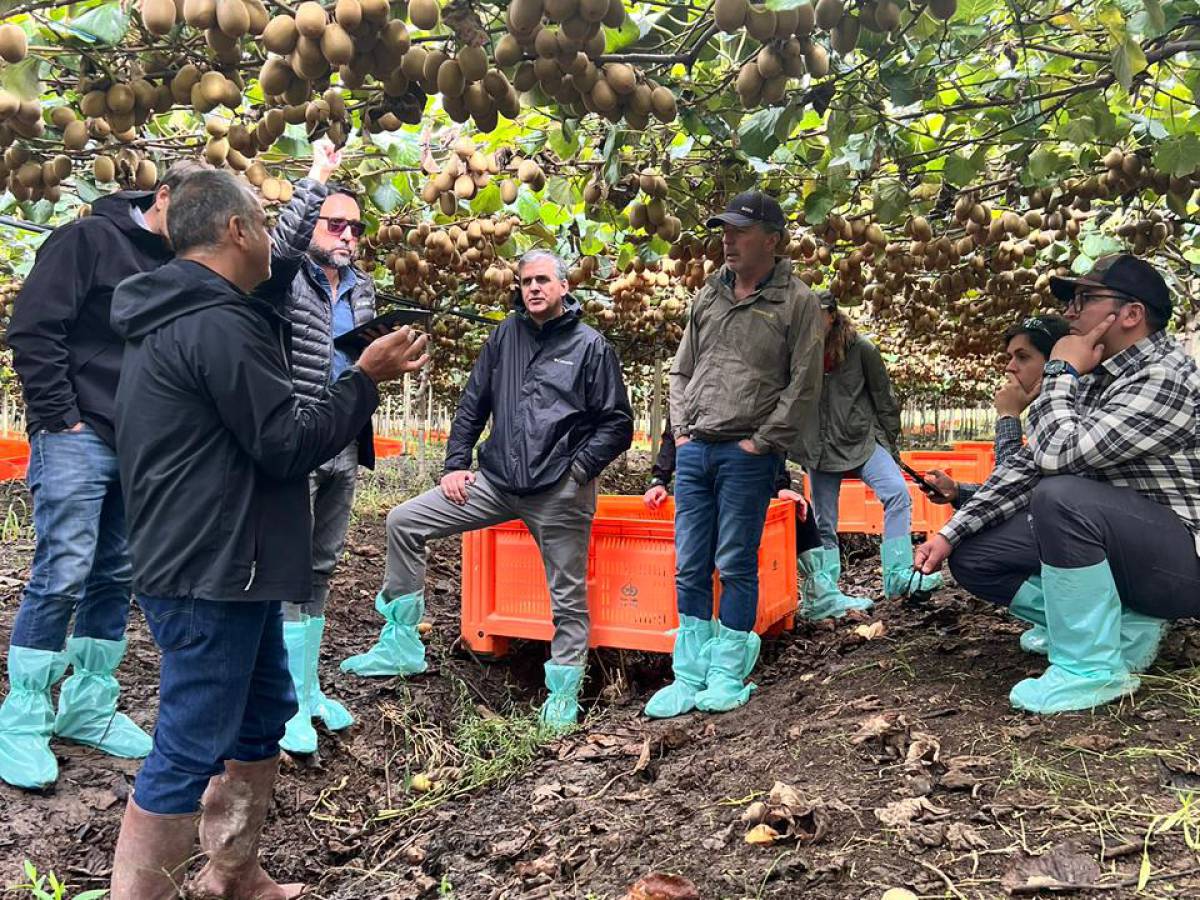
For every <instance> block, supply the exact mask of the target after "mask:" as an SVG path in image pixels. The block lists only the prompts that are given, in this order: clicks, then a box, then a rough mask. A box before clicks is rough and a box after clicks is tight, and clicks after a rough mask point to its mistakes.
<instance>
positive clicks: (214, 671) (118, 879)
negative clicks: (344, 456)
mask: <svg viewBox="0 0 1200 900" xmlns="http://www.w3.org/2000/svg"><path fill="white" fill-rule="evenodd" d="M169 225H170V233H171V237H172V240H173V242H174V244H175V246H176V249H177V252H178V256H177V258H176V259H175V261H173V262H171V263H169V264H168V265H166V266H164V267H162V268H161V269H159V270H158V271H156V272H150V273H147V274H144V275H140V276H137V277H134V278H130V279H128V280H126V281H125V282H123V283H122V284H121V286H120V288H119V289H118V290H117V292H116V295H115V297H114V299H113V311H112V322H113V327H114V328H115V330H116V331H117V333H118V334H119V335H121V336H122V337H123V338H124V339H125V340H126V342H127V346H126V351H125V358H124V363H123V366H122V369H121V383H120V388H119V390H118V393H117V401H118V402H117V415H116V434H117V452H118V458H119V460H120V465H121V481H122V484H123V485H124V488H125V501H126V505H127V508H128V518H129V546H130V552H131V556H132V558H133V569H134V586H135V589H136V592H137V598H138V603H139V605H140V606H141V607H142V610H143V612H144V613H145V615H146V620H147V623H148V625H149V628H150V631H151V634H152V635H153V636H154V640H155V643H157V644H158V646H159V648H160V649H161V651H162V669H161V676H160V684H159V714H158V722H157V725H156V727H155V730H154V748H153V750H152V751H151V752H150V755H149V757H148V758H147V759H146V763H145V765H143V767H142V770H141V771H140V772H139V773H138V776H137V781H136V783H135V785H134V792H133V796H132V797H131V798H130V800H129V803H128V806H127V807H126V811H125V818H124V821H123V822H122V826H121V835H120V838H119V840H118V844H117V857H116V860H115V862H114V864H113V893H112V897H113V900H133V898H137V900H158V898H167V897H174V896H176V893H175V888H174V885H173V883H172V880H171V878H169V877H168V875H169V876H175V875H177V874H179V873H180V870H181V869H182V868H183V867H184V865H185V863H186V860H187V859H188V858H189V857H190V856H191V853H192V845H193V843H194V841H195V838H196V829H197V825H196V813H197V810H198V809H199V807H200V800H201V795H203V796H204V812H203V816H202V817H201V819H200V823H199V834H200V844H201V849H202V850H203V851H204V852H205V853H207V855H208V857H209V859H208V863H207V865H206V866H205V867H204V870H203V871H202V872H201V873H200V875H199V876H198V878H197V880H196V885H195V887H196V890H197V892H198V893H199V894H201V895H203V896H209V895H213V896H219V897H227V898H250V897H254V898H258V900H278V898H284V897H289V896H295V892H294V890H292V889H286V888H281V887H280V886H278V885H276V884H275V883H274V882H273V881H272V880H271V879H270V878H269V877H268V876H267V875H266V873H264V872H263V871H262V868H261V867H260V866H259V864H258V859H257V845H258V839H259V833H260V831H261V829H262V825H263V822H264V821H265V819H266V814H267V809H268V807H269V805H270V800H271V792H272V787H273V785H274V781H275V777H276V774H277V771H278V760H279V739H280V738H281V737H282V736H283V731H284V724H285V723H286V722H287V721H288V720H289V719H290V718H292V716H293V715H295V713H296V709H297V704H296V698H295V694H294V693H293V690H292V680H291V678H290V676H289V674H288V670H287V658H286V652H285V650H284V646H283V617H282V614H281V611H280V604H281V602H282V601H284V600H290V599H291V598H293V597H295V596H297V595H299V594H302V593H303V592H304V591H305V590H306V589H307V587H308V585H309V584H310V579H311V575H312V572H311V567H312V559H311V552H310V540H311V528H312V525H311V519H310V514H309V507H308V479H307V476H308V473H309V472H310V471H311V470H312V469H313V468H315V467H316V466H318V465H320V464H321V463H322V462H324V461H325V460H326V459H328V458H329V457H331V456H333V455H334V454H335V453H337V452H338V451H339V450H340V449H341V448H342V447H344V446H346V444H347V443H349V442H350V440H351V439H352V438H353V437H354V435H355V434H357V433H358V432H359V430H360V429H362V427H363V425H364V424H365V423H366V422H367V420H368V419H369V418H370V417H371V414H372V413H373V412H374V410H375V407H376V406H377V405H378V401H379V394H378V391H377V388H376V385H377V383H379V382H382V381H388V380H392V379H395V378H397V377H399V376H400V375H401V374H402V373H404V372H407V371H415V370H416V369H418V368H419V367H420V366H421V365H423V364H424V362H425V358H424V357H422V356H421V353H422V350H423V347H424V344H425V339H424V338H419V339H417V340H415V341H414V340H413V338H412V335H411V334H410V333H409V332H408V331H407V330H402V331H400V332H396V333H394V334H391V335H388V336H386V337H384V338H381V339H380V340H378V341H376V342H375V343H374V344H372V345H371V346H370V347H368V349H367V350H366V351H365V352H364V353H363V355H362V357H361V358H360V360H359V363H358V365H357V366H355V367H354V368H352V369H350V370H348V371H347V372H346V373H345V374H343V375H342V377H341V378H339V379H338V380H337V381H336V382H335V383H334V384H333V385H332V386H331V387H330V389H329V393H328V395H327V396H326V397H325V398H324V399H323V400H322V401H320V402H318V403H302V402H301V401H300V400H298V399H297V397H296V395H295V393H294V391H293V386H292V379H291V374H290V372H289V370H288V360H287V347H288V342H287V323H286V320H284V319H283V318H282V317H281V316H280V315H279V314H278V313H277V312H276V311H275V310H274V308H272V307H271V306H270V305H269V304H267V303H265V302H263V301H261V300H256V299H251V298H250V297H249V296H247V294H248V292H249V291H250V290H252V289H253V288H254V286H255V285H256V284H258V283H259V282H261V281H262V280H264V279H265V278H266V277H267V274H268V273H269V271H270V242H269V238H268V235H267V230H266V222H265V216H264V214H263V210H262V207H261V206H260V205H259V203H258V201H257V200H256V199H255V198H254V197H253V195H251V194H250V193H249V191H248V190H246V188H245V187H243V186H242V185H241V184H240V183H239V182H238V181H237V179H235V178H234V177H233V176H232V175H230V174H229V173H227V172H222V171H209V172H201V173H198V174H196V175H193V176H192V177H191V178H190V179H189V180H188V181H187V182H185V183H184V184H183V185H182V186H181V187H180V188H179V189H178V191H177V192H176V200H175V204H174V205H173V206H172V208H171V214H170V222H169ZM418 357H420V358H418Z"/></svg>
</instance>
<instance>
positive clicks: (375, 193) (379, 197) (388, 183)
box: [367, 178, 403, 214]
mask: <svg viewBox="0 0 1200 900" xmlns="http://www.w3.org/2000/svg"><path fill="white" fill-rule="evenodd" d="M372 180H374V182H375V183H374V184H371V181H372ZM367 184H368V188H367V196H369V197H370V198H371V202H372V203H374V204H375V206H376V207H378V209H379V211H380V212H381V213H384V214H387V213H390V212H392V211H393V210H395V209H396V207H398V206H399V205H400V201H401V200H402V199H403V198H402V197H401V196H400V192H399V191H398V190H396V185H395V184H393V183H392V179H390V178H378V179H367Z"/></svg>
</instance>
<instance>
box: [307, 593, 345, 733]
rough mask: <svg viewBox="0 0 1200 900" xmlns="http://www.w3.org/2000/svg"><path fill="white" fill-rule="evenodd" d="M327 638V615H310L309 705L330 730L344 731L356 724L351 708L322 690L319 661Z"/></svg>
mask: <svg viewBox="0 0 1200 900" xmlns="http://www.w3.org/2000/svg"><path fill="white" fill-rule="evenodd" d="M324 638H325V617H324V616H310V617H309V620H308V634H307V636H306V641H305V647H306V648H307V650H308V655H309V657H310V658H309V664H310V665H311V666H312V672H313V676H312V690H311V691H310V693H309V707H310V708H311V709H312V714H313V717H314V718H318V719H320V720H321V721H322V722H324V723H325V727H326V728H328V729H329V730H330V731H343V730H344V729H346V728H349V727H350V726H351V725H353V724H354V716H352V715H350V710H348V709H346V707H344V706H342V704H340V703H338V701H336V700H333V699H331V698H329V697H326V696H325V692H324V691H322V690H321V671H320V669H319V668H318V663H319V662H320V660H321V641H322V640H324Z"/></svg>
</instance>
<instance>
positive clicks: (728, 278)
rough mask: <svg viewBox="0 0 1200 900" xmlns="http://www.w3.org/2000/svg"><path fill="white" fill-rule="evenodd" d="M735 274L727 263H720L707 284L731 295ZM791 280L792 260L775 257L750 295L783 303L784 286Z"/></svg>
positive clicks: (785, 297) (785, 296)
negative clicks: (773, 262) (770, 267)
mask: <svg viewBox="0 0 1200 900" xmlns="http://www.w3.org/2000/svg"><path fill="white" fill-rule="evenodd" d="M735 278H736V276H735V275H734V272H733V270H732V269H730V268H729V266H727V265H722V266H721V268H720V269H718V270H717V271H716V273H714V274H713V276H712V278H710V279H709V284H712V285H713V286H714V287H716V288H717V289H718V290H721V291H722V292H723V293H725V294H728V295H729V296H730V297H732V296H733V285H734V279H735ZM791 280H792V260H791V258H790V257H787V256H780V257H776V259H775V267H774V268H773V269H771V271H770V272H768V273H767V274H766V275H764V276H763V278H762V280H761V281H760V282H759V283H758V284H757V285H755V286H754V293H753V294H751V295H750V296H752V297H753V296H755V295H758V296H761V297H762V299H763V300H766V301H767V302H769V303H783V302H784V301H785V300H786V299H787V292H786V290H785V289H786V288H787V286H788V283H789V282H790V281H791Z"/></svg>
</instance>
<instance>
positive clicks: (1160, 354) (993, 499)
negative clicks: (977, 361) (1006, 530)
mask: <svg viewBox="0 0 1200 900" xmlns="http://www.w3.org/2000/svg"><path fill="white" fill-rule="evenodd" d="M1198 411H1200V368H1197V365H1196V363H1195V361H1194V360H1193V359H1192V358H1191V357H1189V356H1188V355H1187V354H1186V353H1184V352H1183V349H1182V348H1181V347H1180V346H1179V344H1178V343H1177V342H1176V341H1175V340H1174V339H1173V338H1172V337H1170V336H1169V335H1168V334H1167V333H1166V332H1165V331H1159V332H1156V333H1155V334H1152V335H1150V336H1149V337H1147V338H1144V339H1142V340H1141V341H1138V342H1137V343H1136V344H1134V345H1133V346H1132V347H1129V348H1127V349H1125V350H1123V351H1122V352H1120V353H1118V354H1117V355H1116V356H1114V357H1112V358H1111V359H1108V360H1105V361H1104V362H1102V363H1101V364H1100V365H1099V366H1097V367H1096V369H1095V370H1094V371H1093V372H1091V373H1089V374H1087V375H1085V376H1083V377H1082V378H1080V379H1078V380H1076V379H1074V378H1071V377H1069V376H1059V377H1057V378H1047V379H1046V380H1045V381H1043V382H1042V391H1041V394H1040V395H1039V396H1038V398H1037V399H1036V400H1035V401H1034V402H1033V404H1032V405H1031V406H1030V407H1029V416H1028V425H1029V443H1028V444H1027V445H1026V446H1025V447H1024V448H1023V449H1021V450H1020V451H1019V452H1017V453H1016V454H1014V455H1013V456H1012V457H1010V458H1009V460H1008V462H1006V463H1005V464H1004V465H1000V466H997V468H996V469H995V470H994V471H993V472H992V475H991V477H990V478H989V479H988V480H987V481H986V482H985V483H984V485H983V486H982V487H981V488H980V489H979V491H977V492H976V493H975V495H974V496H973V497H971V499H970V500H969V501H968V502H967V503H965V504H964V505H963V507H962V508H961V509H960V510H959V511H958V512H957V513H955V514H954V518H952V519H951V520H950V521H949V522H947V523H946V526H945V527H944V528H942V530H941V532H940V534H941V535H942V536H943V537H944V538H946V540H948V541H949V542H950V543H951V545H954V546H957V545H958V543H959V542H960V541H962V540H963V539H964V538H966V537H968V536H970V535H972V534H976V533H977V532H980V531H983V530H984V529H985V528H992V527H994V526H996V525H998V524H1000V523H1001V522H1004V521H1005V520H1007V519H1009V518H1011V517H1012V516H1013V515H1015V514H1016V513H1017V512H1018V511H1020V510H1021V509H1024V508H1025V507H1026V506H1028V505H1029V499H1030V496H1031V495H1032V494H1033V489H1034V487H1035V486H1036V485H1037V483H1038V481H1040V480H1041V479H1042V478H1043V477H1045V476H1047V475H1082V476H1084V477H1086V478H1093V479H1096V480H1098V481H1105V482H1108V483H1109V484H1113V485H1117V486H1118V487H1128V488H1133V489H1134V490H1135V491H1137V492H1138V493H1140V494H1143V495H1144V496H1146V497H1148V498H1149V499H1151V500H1153V501H1155V502H1156V503H1161V504H1162V505H1163V506H1166V507H1168V508H1169V509H1171V510H1172V511H1173V512H1174V513H1175V514H1176V515H1177V516H1179V518H1180V520H1181V521H1182V522H1183V523H1184V524H1185V525H1187V527H1188V528H1189V529H1190V530H1191V531H1192V533H1193V534H1194V535H1196V552H1197V553H1198V554H1200V417H1198Z"/></svg>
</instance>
